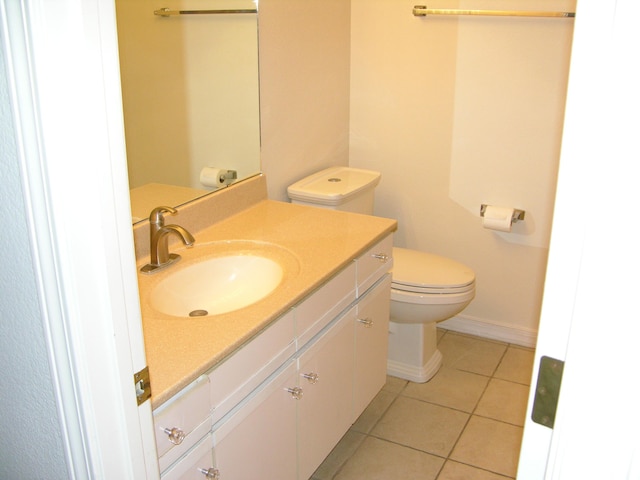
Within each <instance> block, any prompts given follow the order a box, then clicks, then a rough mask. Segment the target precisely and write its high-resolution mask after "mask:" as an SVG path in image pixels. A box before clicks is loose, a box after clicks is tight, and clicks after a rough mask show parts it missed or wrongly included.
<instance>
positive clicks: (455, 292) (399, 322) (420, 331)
mask: <svg viewBox="0 0 640 480" xmlns="http://www.w3.org/2000/svg"><path fill="white" fill-rule="evenodd" d="M393 262H394V263H393V274H392V281H391V311H390V322H391V323H390V328H389V353H388V356H387V373H389V375H393V376H396V377H400V378H404V379H406V380H411V381H413V382H418V383H423V382H426V381H428V380H430V379H431V378H432V377H433V376H434V375H435V374H436V373H437V372H438V369H439V368H440V366H441V365H442V354H441V353H440V351H439V350H438V347H437V333H436V322H439V321H442V320H446V319H448V318H451V317H453V316H455V315H456V314H458V313H460V312H461V311H462V310H464V308H465V307H466V306H467V305H469V303H471V300H473V298H474V297H475V274H474V273H473V271H472V270H471V269H470V268H469V267H467V266H466V265H463V264H462V263H459V262H456V261H454V260H451V259H449V258H446V257H441V256H439V255H434V254H431V253H426V252H420V251H417V250H409V249H406V248H399V247H394V249H393Z"/></svg>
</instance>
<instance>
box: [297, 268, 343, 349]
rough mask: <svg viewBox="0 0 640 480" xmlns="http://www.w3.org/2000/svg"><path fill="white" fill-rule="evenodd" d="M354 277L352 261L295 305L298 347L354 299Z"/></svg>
mask: <svg viewBox="0 0 640 480" xmlns="http://www.w3.org/2000/svg"><path fill="white" fill-rule="evenodd" d="M355 278H356V266H355V262H353V263H351V264H350V265H349V266H348V267H346V268H345V269H344V270H342V271H341V272H340V273H338V274H337V275H336V276H335V277H333V278H332V279H331V280H329V281H328V282H327V283H326V284H324V285H323V286H322V287H320V288H319V289H318V290H316V291H315V292H313V293H312V294H311V296H309V297H308V298H307V299H305V300H304V301H303V302H302V303H300V305H298V306H297V307H295V315H296V333H297V340H298V348H301V347H302V346H303V345H304V344H306V343H307V342H308V341H309V340H310V339H311V338H313V336H314V335H315V334H317V333H318V332H319V331H320V330H322V329H323V328H324V327H326V326H327V325H328V324H329V322H330V321H331V320H333V319H334V318H336V316H337V315H338V314H339V313H340V312H342V311H343V310H344V309H345V308H347V307H348V306H349V305H350V304H351V303H352V302H353V301H354V300H355V298H356V292H355Z"/></svg>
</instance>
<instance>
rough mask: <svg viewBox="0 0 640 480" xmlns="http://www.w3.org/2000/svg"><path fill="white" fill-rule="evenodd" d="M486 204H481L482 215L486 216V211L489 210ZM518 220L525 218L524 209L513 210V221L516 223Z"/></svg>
mask: <svg viewBox="0 0 640 480" xmlns="http://www.w3.org/2000/svg"><path fill="white" fill-rule="evenodd" d="M487 206H488V205H486V204H484V203H483V204H481V205H480V216H481V217H484V212H485V211H486V210H487ZM518 220H524V210H517V209H514V210H513V215H512V216H511V223H516V222H517V221H518Z"/></svg>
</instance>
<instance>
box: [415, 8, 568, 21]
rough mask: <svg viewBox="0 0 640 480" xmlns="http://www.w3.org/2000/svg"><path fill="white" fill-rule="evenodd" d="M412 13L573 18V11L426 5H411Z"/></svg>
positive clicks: (420, 15) (425, 14) (419, 15)
mask: <svg viewBox="0 0 640 480" xmlns="http://www.w3.org/2000/svg"><path fill="white" fill-rule="evenodd" d="M413 14H414V15H415V16H416V17H426V16H427V15H484V16H498V17H552V18H573V17H575V16H576V14H575V13H574V12H535V11H534V12H532V11H525V10H452V9H446V8H427V6H426V5H416V6H415V7H413Z"/></svg>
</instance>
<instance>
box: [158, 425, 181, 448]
mask: <svg viewBox="0 0 640 480" xmlns="http://www.w3.org/2000/svg"><path fill="white" fill-rule="evenodd" d="M163 431H164V433H166V434H167V436H168V437H169V441H170V442H171V443H173V444H174V445H180V444H181V443H182V441H183V440H184V437H185V436H186V435H185V434H184V432H183V431H182V430H180V429H179V428H176V427H173V428H165V429H164V430H163Z"/></svg>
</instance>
